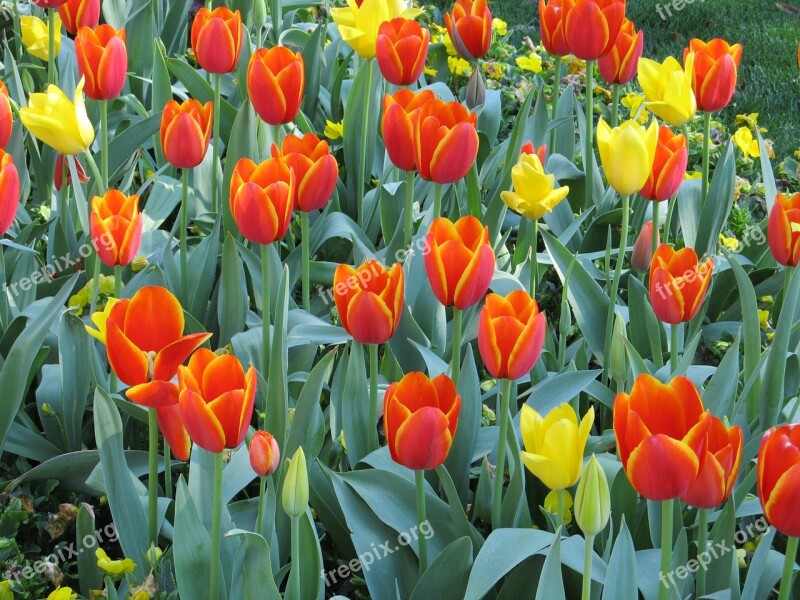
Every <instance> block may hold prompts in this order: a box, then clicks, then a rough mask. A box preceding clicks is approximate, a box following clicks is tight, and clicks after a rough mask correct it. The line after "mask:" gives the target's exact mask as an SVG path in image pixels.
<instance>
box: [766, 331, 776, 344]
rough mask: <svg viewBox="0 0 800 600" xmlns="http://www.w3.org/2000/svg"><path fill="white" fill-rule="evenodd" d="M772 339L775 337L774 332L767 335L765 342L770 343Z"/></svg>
mask: <svg viewBox="0 0 800 600" xmlns="http://www.w3.org/2000/svg"><path fill="white" fill-rule="evenodd" d="M774 337H775V332H774V331H770V332H769V333H767V341H768V342H771V341H772V339H773V338H774Z"/></svg>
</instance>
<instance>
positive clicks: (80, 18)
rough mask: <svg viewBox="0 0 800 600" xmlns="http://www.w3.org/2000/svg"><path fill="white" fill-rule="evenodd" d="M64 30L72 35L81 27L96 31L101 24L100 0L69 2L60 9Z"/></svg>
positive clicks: (75, 0)
mask: <svg viewBox="0 0 800 600" xmlns="http://www.w3.org/2000/svg"><path fill="white" fill-rule="evenodd" d="M58 14H59V15H60V16H61V21H62V22H63V23H64V29H66V30H67V31H68V32H70V33H71V34H72V35H76V34H77V33H78V29H80V28H81V27H89V28H91V29H94V28H95V27H97V26H98V24H99V23H100V0H67V1H66V2H65V3H64V4H62V5H61V6H59V7H58Z"/></svg>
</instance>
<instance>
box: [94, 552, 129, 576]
mask: <svg viewBox="0 0 800 600" xmlns="http://www.w3.org/2000/svg"><path fill="white" fill-rule="evenodd" d="M94 555H95V556H96V557H97V566H98V567H99V568H100V569H101V570H103V571H105V572H106V573H108V574H109V575H125V574H126V573H133V572H134V571H135V570H136V563H135V562H133V561H132V560H131V559H130V558H123V559H122V560H111V559H110V558H109V557H108V554H106V551H105V550H103V549H102V548H98V549H97V550H95V553H94Z"/></svg>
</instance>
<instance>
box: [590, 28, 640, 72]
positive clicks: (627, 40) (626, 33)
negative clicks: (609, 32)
mask: <svg viewBox="0 0 800 600" xmlns="http://www.w3.org/2000/svg"><path fill="white" fill-rule="evenodd" d="M643 50H644V33H643V32H642V31H638V32H637V31H636V29H635V28H634V26H633V23H632V22H631V21H629V20H628V19H624V20H623V21H622V27H621V28H620V30H619V35H618V36H617V41H616V42H614V46H613V47H612V48H611V52H609V53H608V54H606V55H605V56H603V57H602V58H600V59H599V60H598V61H597V67H598V68H599V69H600V75H602V76H603V79H605V80H606V82H608V83H620V84H622V83H628V82H629V81H630V80H632V79H633V78H634V77H635V76H636V70H637V68H638V66H639V59H640V58H641V57H642V51H643Z"/></svg>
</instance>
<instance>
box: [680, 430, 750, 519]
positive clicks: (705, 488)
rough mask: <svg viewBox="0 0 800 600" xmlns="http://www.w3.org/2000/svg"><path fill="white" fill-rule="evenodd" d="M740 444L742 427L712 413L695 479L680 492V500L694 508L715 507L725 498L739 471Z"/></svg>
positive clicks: (742, 443) (740, 460)
mask: <svg viewBox="0 0 800 600" xmlns="http://www.w3.org/2000/svg"><path fill="white" fill-rule="evenodd" d="M743 445H744V438H743V436H742V428H741V427H739V426H738V425H734V426H733V427H726V426H725V424H724V423H723V422H722V421H720V420H719V419H718V418H716V417H714V416H712V417H711V425H710V427H709V428H708V437H707V440H706V457H705V460H703V461H701V466H700V471H699V472H698V473H697V479H695V480H694V483H693V484H692V485H691V487H690V488H689V490H688V491H687V492H686V493H685V494H682V495H681V500H682V501H683V502H685V503H686V504H688V505H689V506H695V507H697V508H714V507H715V506H719V505H720V504H722V503H723V502H725V500H727V499H728V496H730V494H731V491H732V490H733V484H734V483H736V476H737V475H738V474H739V465H740V464H741V462H742V446H743Z"/></svg>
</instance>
